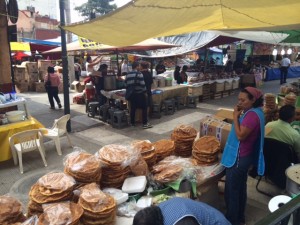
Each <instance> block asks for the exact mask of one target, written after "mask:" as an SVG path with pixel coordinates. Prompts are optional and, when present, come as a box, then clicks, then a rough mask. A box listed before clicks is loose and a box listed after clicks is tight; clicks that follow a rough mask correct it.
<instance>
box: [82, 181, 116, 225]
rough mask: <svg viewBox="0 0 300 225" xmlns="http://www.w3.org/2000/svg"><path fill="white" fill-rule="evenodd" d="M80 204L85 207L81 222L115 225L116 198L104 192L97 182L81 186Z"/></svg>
mask: <svg viewBox="0 0 300 225" xmlns="http://www.w3.org/2000/svg"><path fill="white" fill-rule="evenodd" d="M78 204H79V205H80V206H81V207H82V208H83V209H84V212H83V215H82V217H81V222H82V223H83V224H85V225H113V224H115V219H116V207H117V204H116V201H115V199H114V198H113V197H112V196H110V195H108V194H105V193H104V192H102V191H101V190H100V188H99V186H98V185H97V184H95V183H91V184H87V185H85V186H83V187H81V188H80V195H79V201H78Z"/></svg>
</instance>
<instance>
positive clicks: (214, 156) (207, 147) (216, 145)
mask: <svg viewBox="0 0 300 225" xmlns="http://www.w3.org/2000/svg"><path fill="white" fill-rule="evenodd" d="M220 149H221V147H220V141H219V140H218V139H217V138H216V137H214V136H203V137H201V138H199V139H198V140H196V141H195V142H194V145H193V151H192V154H193V158H194V159H195V160H196V161H197V164H198V165H201V166H210V165H213V164H216V163H217V162H218V154H219V153H220Z"/></svg>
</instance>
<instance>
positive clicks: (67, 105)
mask: <svg viewBox="0 0 300 225" xmlns="http://www.w3.org/2000/svg"><path fill="white" fill-rule="evenodd" d="M64 6H65V4H64V0H59V9H60V32H61V58H62V66H63V83H64V113H65V115H66V114H70V99H69V98H70V96H69V71H68V59H67V47H66V32H65V30H63V29H62V27H63V26H64V25H65V9H64ZM67 131H68V132H70V131H71V120H69V121H68V123H67Z"/></svg>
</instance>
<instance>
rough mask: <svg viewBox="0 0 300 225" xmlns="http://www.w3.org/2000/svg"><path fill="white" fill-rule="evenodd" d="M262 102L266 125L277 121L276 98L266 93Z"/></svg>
mask: <svg viewBox="0 0 300 225" xmlns="http://www.w3.org/2000/svg"><path fill="white" fill-rule="evenodd" d="M264 98H265V102H264V108H263V110H264V114H265V120H266V123H267V122H270V121H273V120H276V119H277V117H278V116H277V111H278V110H277V104H276V96H275V95H274V94H272V93H266V94H265V96H264Z"/></svg>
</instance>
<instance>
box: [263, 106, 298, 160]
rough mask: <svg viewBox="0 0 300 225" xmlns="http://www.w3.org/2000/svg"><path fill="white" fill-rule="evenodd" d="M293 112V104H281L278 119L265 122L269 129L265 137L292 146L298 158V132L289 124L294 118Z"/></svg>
mask: <svg viewBox="0 0 300 225" xmlns="http://www.w3.org/2000/svg"><path fill="white" fill-rule="evenodd" d="M295 113H296V111H295V106H292V105H284V106H282V107H281V108H280V109H279V119H278V120H276V121H272V122H269V123H267V125H266V127H268V128H270V129H271V131H270V132H269V133H268V134H267V135H266V137H267V138H273V139H275V140H277V141H281V142H284V143H286V144H289V145H290V146H292V147H293V149H294V151H295V152H296V154H297V156H298V160H300V134H299V133H298V132H297V130H295V129H294V128H293V127H292V126H291V123H292V122H293V121H294V119H295Z"/></svg>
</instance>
